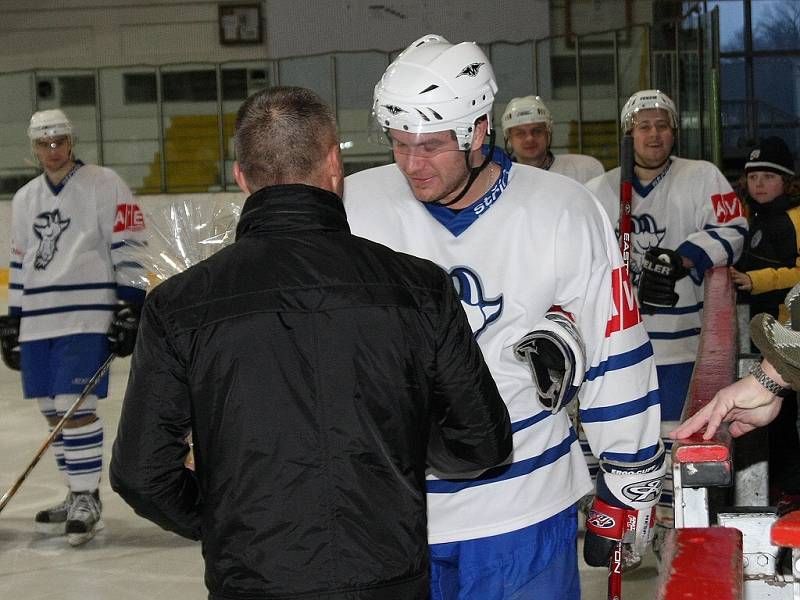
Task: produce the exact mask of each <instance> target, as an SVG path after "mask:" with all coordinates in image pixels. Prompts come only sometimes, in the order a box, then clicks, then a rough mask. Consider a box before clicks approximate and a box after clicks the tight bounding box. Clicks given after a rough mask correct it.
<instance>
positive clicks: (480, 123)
mask: <svg viewBox="0 0 800 600" xmlns="http://www.w3.org/2000/svg"><path fill="white" fill-rule="evenodd" d="M488 131H489V120H488V119H487V118H486V117H481V118H480V119H478V120H477V121H475V133H473V134H472V146H470V147H471V148H481V146H483V144H484V143H485V142H486V138H487V137H488Z"/></svg>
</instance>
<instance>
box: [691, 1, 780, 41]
mask: <svg viewBox="0 0 800 600" xmlns="http://www.w3.org/2000/svg"><path fill="white" fill-rule="evenodd" d="M761 3H762V2H761V0H759V2H753V4H761ZM768 3H769V2H767V3H765V4H768ZM776 4H780V2H778V3H776ZM714 8H718V9H719V32H720V40H719V46H720V51H722V52H741V51H743V50H744V34H743V32H744V2H742V1H741V0H735V1H731V0H709V1H708V2H707V10H708V12H711V11H712V10H713V9H714Z"/></svg>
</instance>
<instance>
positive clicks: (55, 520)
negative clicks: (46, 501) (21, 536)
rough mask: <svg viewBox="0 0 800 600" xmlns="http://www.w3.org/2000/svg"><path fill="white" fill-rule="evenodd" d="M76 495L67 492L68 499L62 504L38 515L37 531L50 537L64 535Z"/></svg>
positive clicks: (36, 520)
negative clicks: (70, 508)
mask: <svg viewBox="0 0 800 600" xmlns="http://www.w3.org/2000/svg"><path fill="white" fill-rule="evenodd" d="M73 496H74V494H73V493H72V492H67V497H66V498H64V500H62V501H61V502H60V503H58V504H56V505H55V506H51V507H50V508H45V509H44V510H40V511H39V512H38V513H36V517H35V518H34V521H35V522H36V531H38V532H39V533H44V534H48V535H64V528H65V527H66V523H67V515H68V514H69V507H70V506H72V498H73Z"/></svg>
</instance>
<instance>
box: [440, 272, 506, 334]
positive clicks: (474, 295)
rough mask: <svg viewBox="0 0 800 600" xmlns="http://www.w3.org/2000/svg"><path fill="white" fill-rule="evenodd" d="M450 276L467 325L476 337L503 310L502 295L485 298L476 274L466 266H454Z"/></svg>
mask: <svg viewBox="0 0 800 600" xmlns="http://www.w3.org/2000/svg"><path fill="white" fill-rule="evenodd" d="M450 277H451V278H452V279H453V284H454V285H455V286H456V291H457V292H458V296H459V298H461V306H462V307H463V308H464V312H465V313H467V319H468V320H469V326H470V328H471V329H472V333H474V334H475V337H476V338H477V337H478V336H479V335H480V334H481V333H482V332H483V330H484V329H486V327H487V326H488V325H489V324H490V323H491V322H492V321H494V320H495V319H497V318H498V317H499V316H500V313H502V312H503V296H502V294H501V295H500V296H498V297H497V298H486V297H485V296H484V293H483V286H482V285H481V279H480V277H478V275H477V274H476V273H475V272H474V271H472V270H471V269H468V268H467V267H455V268H454V269H452V270H451V271H450Z"/></svg>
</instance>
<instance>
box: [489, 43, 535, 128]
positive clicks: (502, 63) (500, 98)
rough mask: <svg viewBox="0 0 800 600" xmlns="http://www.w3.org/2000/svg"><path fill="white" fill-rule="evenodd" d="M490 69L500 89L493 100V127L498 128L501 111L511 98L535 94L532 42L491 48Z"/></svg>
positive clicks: (502, 44) (495, 45)
mask: <svg viewBox="0 0 800 600" xmlns="http://www.w3.org/2000/svg"><path fill="white" fill-rule="evenodd" d="M491 56H492V67H493V68H494V76H495V78H496V79H497V85H498V87H499V88H500V89H499V90H498V92H497V96H496V97H495V100H494V125H495V127H498V128H500V122H501V121H500V119H501V117H502V114H503V111H504V109H505V107H506V105H507V104H508V102H509V101H510V100H511V99H512V98H519V97H521V96H530V95H532V94H533V95H535V94H536V84H535V81H534V75H535V65H534V62H533V42H522V43H520V44H511V43H506V42H497V43H495V44H492V46H491Z"/></svg>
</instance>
